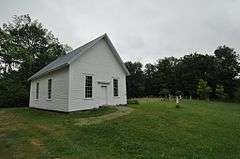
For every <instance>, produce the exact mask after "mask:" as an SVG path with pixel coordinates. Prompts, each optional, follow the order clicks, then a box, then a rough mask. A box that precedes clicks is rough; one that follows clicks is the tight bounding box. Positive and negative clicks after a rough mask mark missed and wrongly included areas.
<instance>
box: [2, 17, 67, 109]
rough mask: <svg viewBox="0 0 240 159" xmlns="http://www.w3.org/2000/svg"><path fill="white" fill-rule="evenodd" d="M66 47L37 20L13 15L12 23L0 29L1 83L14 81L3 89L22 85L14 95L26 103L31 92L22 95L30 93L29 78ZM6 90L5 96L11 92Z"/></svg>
mask: <svg viewBox="0 0 240 159" xmlns="http://www.w3.org/2000/svg"><path fill="white" fill-rule="evenodd" d="M65 48H69V47H66V46H65V45H62V44H60V42H59V41H58V39H57V38H55V37H54V35H53V34H52V33H51V32H50V31H48V30H47V29H46V28H44V27H43V25H42V24H41V23H39V22H38V21H37V20H34V21H33V20H32V19H31V18H30V16H29V15H21V16H13V19H12V21H10V22H8V23H4V24H3V27H2V28H0V63H1V64H0V66H1V70H0V73H1V79H0V80H2V81H0V84H2V83H4V82H3V81H10V79H8V78H10V77H11V81H12V82H9V83H8V85H7V86H4V85H3V84H2V85H1V89H4V88H5V87H11V86H12V87H14V85H15V84H17V85H19V86H18V87H16V88H19V89H18V91H16V92H15V96H16V98H17V96H18V95H19V96H21V98H22V101H25V102H23V103H25V104H27V101H28V93H27V95H24V96H22V95H20V93H21V92H28V90H29V83H28V82H27V79H28V78H29V77H30V76H31V75H33V74H34V73H35V72H37V71H38V70H39V69H41V68H42V67H44V66H45V65H47V64H48V63H49V62H51V61H52V60H54V59H56V58H57V57H59V56H61V55H64V54H65ZM9 74H11V75H9ZM13 74H14V76H12V75H13ZM10 85H11V86H10ZM7 90H8V89H7V88H5V91H4V92H5V95H6V97H7V96H8V95H9V94H10V93H11V92H8V91H7ZM12 100H13V101H14V98H13V99H12ZM1 101H3V100H1ZM16 101H17V100H16ZM15 104H17V102H15ZM0 105H1V103H0Z"/></svg>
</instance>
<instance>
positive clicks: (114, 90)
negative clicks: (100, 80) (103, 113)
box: [112, 78, 119, 97]
mask: <svg viewBox="0 0 240 159" xmlns="http://www.w3.org/2000/svg"><path fill="white" fill-rule="evenodd" d="M114 80H117V95H116V96H115V85H114ZM112 81H113V97H119V79H118V78H113V80H112Z"/></svg>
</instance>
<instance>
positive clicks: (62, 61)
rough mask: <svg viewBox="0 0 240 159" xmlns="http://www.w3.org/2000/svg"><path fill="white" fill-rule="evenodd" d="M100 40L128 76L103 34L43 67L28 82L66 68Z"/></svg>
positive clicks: (126, 70) (105, 35)
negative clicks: (104, 42)
mask: <svg viewBox="0 0 240 159" xmlns="http://www.w3.org/2000/svg"><path fill="white" fill-rule="evenodd" d="M101 39H104V40H105V41H106V42H107V44H108V45H109V47H110V49H111V51H112V53H113V55H114V56H115V58H116V59H117V61H118V63H119V64H120V66H121V67H122V69H123V70H124V71H125V73H126V75H130V73H129V72H128V69H127V68H126V66H125V64H124V63H123V61H122V59H121V58H120V56H119V54H118V53H117V51H116V49H115V48H114V46H113V44H112V42H111V40H110V39H109V37H108V36H107V34H104V35H102V36H99V37H98V38H96V39H94V40H92V41H90V42H88V43H86V44H85V45H83V46H80V47H78V48H77V49H75V50H73V51H71V52H69V53H67V54H66V55H63V56H61V57H59V58H57V59H56V60H54V61H52V62H51V63H49V64H48V65H47V66H45V67H43V68H42V69H41V70H40V71H38V72H37V73H35V74H34V75H33V76H31V77H30V78H29V79H28V80H33V79H36V78H38V77H40V76H43V75H46V74H47V73H50V72H52V71H55V70H59V69H61V68H63V67H66V66H68V65H69V64H71V63H72V62H73V61H75V60H76V59H78V58H79V57H80V56H81V55H82V54H83V53H84V52H86V51H87V50H89V49H90V48H91V47H93V46H94V45H95V44H96V43H98V42H99V41H100V40H101Z"/></svg>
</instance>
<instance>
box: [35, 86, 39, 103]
mask: <svg viewBox="0 0 240 159" xmlns="http://www.w3.org/2000/svg"><path fill="white" fill-rule="evenodd" d="M38 98H39V83H36V99H38Z"/></svg>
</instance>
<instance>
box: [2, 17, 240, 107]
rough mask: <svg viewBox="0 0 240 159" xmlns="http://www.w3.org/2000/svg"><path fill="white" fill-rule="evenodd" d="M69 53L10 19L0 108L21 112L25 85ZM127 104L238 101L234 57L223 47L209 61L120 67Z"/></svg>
mask: <svg viewBox="0 0 240 159" xmlns="http://www.w3.org/2000/svg"><path fill="white" fill-rule="evenodd" d="M70 50H71V47H69V46H68V45H64V44H61V43H60V42H59V40H58V39H57V38H56V37H55V36H54V35H53V34H52V33H51V32H50V31H48V29H46V28H45V27H44V26H43V24H42V23H40V22H38V21H37V20H32V19H31V17H30V16H29V15H20V16H13V18H12V20H11V21H9V22H8V23H4V24H3V25H2V27H0V106H27V105H28V101H29V89H30V83H29V81H27V79H28V78H29V77H30V76H32V75H33V74H34V73H36V72H37V71H39V70H40V69H41V68H43V67H44V66H46V65H47V64H48V63H50V62H51V61H53V60H55V59H56V58H57V57H59V56H62V55H64V54H66V52H68V51H70ZM125 64H126V66H127V68H128V70H129V72H130V73H131V75H130V76H128V77H127V95H128V98H134V97H145V96H151V97H152V96H154V97H160V96H161V97H167V96H169V95H178V94H181V95H183V96H192V97H193V98H194V97H196V98H197V97H199V98H213V99H226V100H236V99H238V100H239V98H240V84H239V83H240V82H239V79H238V75H239V70H240V66H239V55H238V54H237V53H236V52H235V51H234V49H232V48H229V47H227V46H220V47H218V48H217V49H216V50H215V52H214V55H207V54H206V55H202V54H199V53H194V54H190V55H185V56H183V57H181V58H175V57H167V58H163V59H159V60H157V61H156V62H155V63H154V64H151V63H148V64H146V65H145V66H144V67H143V64H141V63H140V62H126V63H125Z"/></svg>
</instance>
